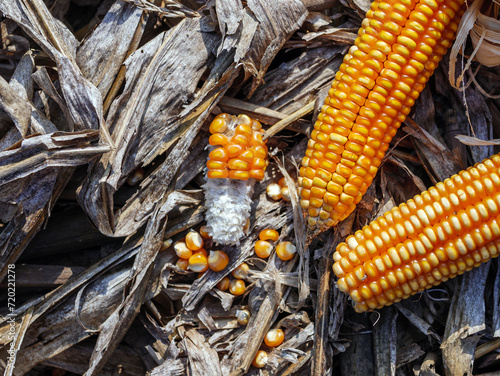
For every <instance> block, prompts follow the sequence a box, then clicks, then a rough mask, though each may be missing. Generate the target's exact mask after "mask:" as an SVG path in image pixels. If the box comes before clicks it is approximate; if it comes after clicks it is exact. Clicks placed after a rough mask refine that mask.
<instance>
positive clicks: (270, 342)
mask: <svg viewBox="0 0 500 376" xmlns="http://www.w3.org/2000/svg"><path fill="white" fill-rule="evenodd" d="M284 340H285V333H284V332H283V330H281V329H271V330H269V331H268V332H267V333H266V336H265V337H264V343H265V344H266V345H267V346H269V347H277V346H279V345H281V344H282V343H283V341H284Z"/></svg>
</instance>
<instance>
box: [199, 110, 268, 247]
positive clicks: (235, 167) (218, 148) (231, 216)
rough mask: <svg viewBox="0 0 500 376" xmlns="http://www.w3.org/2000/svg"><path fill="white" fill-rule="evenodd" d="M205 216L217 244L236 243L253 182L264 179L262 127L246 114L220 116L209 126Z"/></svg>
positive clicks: (245, 215) (242, 233)
mask: <svg viewBox="0 0 500 376" xmlns="http://www.w3.org/2000/svg"><path fill="white" fill-rule="evenodd" d="M210 133H211V136H210V138H209V143H210V153H209V159H208V161H207V169H208V171H207V183H206V184H205V186H204V188H205V199H206V202H205V206H206V208H207V212H206V215H205V218H206V221H207V228H208V232H209V234H210V236H211V237H212V238H213V240H214V241H215V242H216V243H220V244H238V243H239V239H240V238H241V237H243V235H244V232H245V226H246V225H247V223H248V219H249V216H250V205H251V195H252V193H253V186H254V183H255V181H260V180H262V179H264V175H265V170H266V167H267V164H268V161H267V146H266V145H265V142H264V141H263V140H262V134H263V130H262V125H261V124H260V123H259V122H258V121H257V120H253V119H251V118H249V117H248V116H247V115H239V116H231V115H229V114H225V113H223V114H220V115H217V116H216V117H215V119H214V120H213V121H212V123H211V124H210Z"/></svg>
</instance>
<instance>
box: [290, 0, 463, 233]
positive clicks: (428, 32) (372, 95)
mask: <svg viewBox="0 0 500 376" xmlns="http://www.w3.org/2000/svg"><path fill="white" fill-rule="evenodd" d="M464 4H465V3H464V0H446V1H445V0H420V1H418V0H375V1H374V2H373V3H372V5H371V10H369V11H368V13H367V15H366V18H365V19H364V21H363V23H362V27H361V29H360V30H359V32H358V38H357V39H356V41H355V45H354V46H352V47H351V49H350V50H349V53H348V54H347V55H346V56H345V58H344V62H343V64H342V65H341V66H340V68H339V71H338V72H337V74H336V76H335V80H334V81H333V83H332V87H331V89H330V91H329V93H328V97H327V98H326V100H325V104H324V105H323V107H322V109H321V113H320V114H319V116H318V120H317V121H316V124H315V125H314V130H313V131H312V134H311V139H310V140H309V143H308V148H307V151H306V155H305V157H304V158H303V160H302V167H301V168H300V177H299V187H300V196H301V201H300V203H301V206H302V208H303V209H304V210H306V211H307V212H308V226H309V233H310V234H312V235H310V236H313V235H314V234H316V233H318V232H321V231H324V230H326V229H328V228H329V227H331V226H333V225H335V224H337V223H338V222H339V221H342V220H343V219H345V218H346V217H347V216H348V215H349V214H350V213H351V212H352V211H353V210H354V208H355V206H356V204H357V203H358V202H359V201H360V200H361V197H362V196H363V194H364V193H365V192H366V190H367V189H368V187H369V185H370V184H371V182H372V180H373V178H374V177H375V174H376V173H377V169H378V167H379V165H380V163H381V161H382V158H383V157H384V154H385V152H386V150H387V149H388V147H389V142H390V141H391V139H392V137H393V136H394V135H395V134H396V131H397V129H398V128H399V126H400V125H401V122H403V121H404V120H405V118H406V116H407V115H408V113H409V112H410V110H411V107H412V106H413V104H414V103H415V100H416V99H417V98H418V96H419V94H420V92H421V91H422V90H423V89H424V87H425V84H426V82H427V80H428V79H429V77H430V76H431V75H432V73H433V71H434V69H435V68H436V67H437V65H438V63H439V61H440V60H441V58H442V56H443V55H444V54H445V53H446V51H447V49H448V47H450V45H451V43H452V40H453V39H454V37H455V32H456V30H457V26H458V22H459V20H460V17H461V15H462V14H463V9H461V5H464Z"/></svg>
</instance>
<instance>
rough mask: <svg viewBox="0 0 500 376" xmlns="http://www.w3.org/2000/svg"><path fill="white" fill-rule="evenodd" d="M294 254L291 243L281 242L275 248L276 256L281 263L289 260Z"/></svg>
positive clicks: (293, 247) (294, 250) (295, 250)
mask: <svg viewBox="0 0 500 376" xmlns="http://www.w3.org/2000/svg"><path fill="white" fill-rule="evenodd" d="M296 252H297V249H296V248H295V246H294V245H293V244H292V243H291V242H281V243H279V244H278V245H277V246H276V254H277V255H278V257H279V258H280V259H282V260H283V261H288V260H290V259H291V258H292V257H293V256H294V255H295V253H296Z"/></svg>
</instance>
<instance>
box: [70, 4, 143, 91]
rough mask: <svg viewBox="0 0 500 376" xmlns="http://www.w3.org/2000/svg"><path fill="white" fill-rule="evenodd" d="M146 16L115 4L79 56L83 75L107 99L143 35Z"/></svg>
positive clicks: (135, 9) (130, 7)
mask: <svg viewBox="0 0 500 376" xmlns="http://www.w3.org/2000/svg"><path fill="white" fill-rule="evenodd" d="M142 14H143V12H142V10H140V9H139V8H137V7H135V6H133V5H131V4H127V3H126V2H123V1H116V2H115V3H114V4H113V5H112V6H111V8H110V9H109V11H108V12H107V13H106V16H105V17H104V19H103V20H102V22H101V23H100V24H99V26H98V27H97V28H96V29H95V30H94V31H93V32H92V34H91V35H90V36H88V37H87V38H86V39H85V41H84V42H83V43H82V45H81V46H80V47H79V48H78V50H77V53H76V61H77V62H78V65H79V67H80V69H81V71H82V74H83V75H84V76H85V77H86V78H87V79H88V80H90V81H91V82H92V83H93V84H94V85H95V86H96V87H97V88H98V89H99V92H100V93H101V95H102V98H106V96H107V95H108V92H109V90H110V88H111V86H112V85H113V83H114V81H115V77H116V75H117V74H118V71H119V70H120V67H121V66H122V64H123V62H124V61H125V59H126V57H127V56H128V55H129V54H130V53H132V52H133V51H134V50H135V49H136V48H137V44H138V42H139V40H140V38H141V36H142V34H143V32H144V26H145V25H144V22H142V23H141V17H143V16H142Z"/></svg>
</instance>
